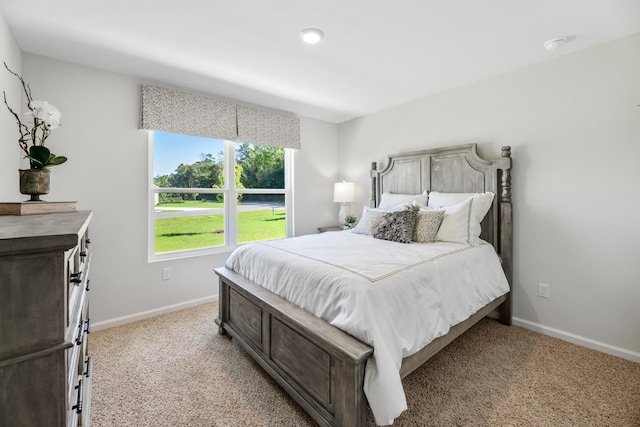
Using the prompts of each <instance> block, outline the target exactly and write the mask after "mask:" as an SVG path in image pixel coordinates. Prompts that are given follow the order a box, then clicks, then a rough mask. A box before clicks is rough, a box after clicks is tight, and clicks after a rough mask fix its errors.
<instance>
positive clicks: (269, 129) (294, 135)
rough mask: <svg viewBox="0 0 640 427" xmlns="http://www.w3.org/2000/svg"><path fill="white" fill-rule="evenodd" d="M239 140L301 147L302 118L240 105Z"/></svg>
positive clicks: (285, 146) (286, 146) (274, 145)
mask: <svg viewBox="0 0 640 427" xmlns="http://www.w3.org/2000/svg"><path fill="white" fill-rule="evenodd" d="M237 112H238V113H237V114H238V139H237V140H238V141H240V142H250V143H252V144H261V145H270V146H273V147H284V148H300V119H298V118H297V117H294V116H287V115H284V114H277V113H272V112H270V111H265V110H258V109H256V108H248V107H244V106H238V109H237Z"/></svg>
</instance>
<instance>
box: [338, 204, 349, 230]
mask: <svg viewBox="0 0 640 427" xmlns="http://www.w3.org/2000/svg"><path fill="white" fill-rule="evenodd" d="M338 224H340V225H346V224H347V204H346V203H343V204H342V205H340V212H338Z"/></svg>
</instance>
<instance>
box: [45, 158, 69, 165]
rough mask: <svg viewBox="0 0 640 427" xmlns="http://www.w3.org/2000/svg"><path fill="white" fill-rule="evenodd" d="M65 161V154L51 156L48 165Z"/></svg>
mask: <svg viewBox="0 0 640 427" xmlns="http://www.w3.org/2000/svg"><path fill="white" fill-rule="evenodd" d="M66 161H67V158H66V157H65V156H53V158H52V159H50V160H49V165H50V166H57V165H61V164H63V163H64V162H66Z"/></svg>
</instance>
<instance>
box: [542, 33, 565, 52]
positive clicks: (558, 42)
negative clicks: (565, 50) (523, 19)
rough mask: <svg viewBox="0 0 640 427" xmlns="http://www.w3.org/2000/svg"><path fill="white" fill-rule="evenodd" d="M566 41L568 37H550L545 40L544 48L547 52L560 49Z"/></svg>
mask: <svg viewBox="0 0 640 427" xmlns="http://www.w3.org/2000/svg"><path fill="white" fill-rule="evenodd" d="M567 41H568V39H567V38H566V37H558V38H555V39H551V40H549V41H547V42H545V44H544V48H545V49H547V50H548V51H549V52H551V51H553V50H557V49H560V48H561V47H562V46H564V45H565V44H567Z"/></svg>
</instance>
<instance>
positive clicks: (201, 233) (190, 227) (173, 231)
mask: <svg viewBox="0 0 640 427" xmlns="http://www.w3.org/2000/svg"><path fill="white" fill-rule="evenodd" d="M190 203H193V206H189V204H190ZM162 206H163V207H177V208H179V207H223V205H222V204H221V203H202V202H187V203H176V204H163V205H162ZM238 229H239V230H238V243H247V242H254V241H260V240H271V239H279V238H283V237H285V214H284V210H283V209H279V210H276V211H275V214H274V213H273V211H272V209H271V208H266V209H261V210H257V211H250V212H239V213H238ZM223 245H224V219H223V215H222V214H218V215H202V216H185V217H179V218H160V219H156V223H155V252H156V253H163V252H173V251H181V250H187V249H198V248H204V247H210V246H223Z"/></svg>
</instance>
